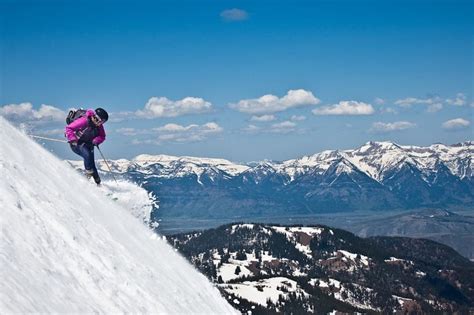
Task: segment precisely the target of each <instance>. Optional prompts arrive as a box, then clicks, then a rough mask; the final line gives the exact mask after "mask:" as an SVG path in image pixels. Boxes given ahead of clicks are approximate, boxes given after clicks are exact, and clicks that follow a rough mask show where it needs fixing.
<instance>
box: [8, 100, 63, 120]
mask: <svg viewBox="0 0 474 315" xmlns="http://www.w3.org/2000/svg"><path fill="white" fill-rule="evenodd" d="M0 115H2V116H4V117H6V118H9V119H12V120H19V121H27V122H34V121H38V122H41V121H64V120H65V119H66V113H65V112H64V111H62V110H60V109H59V108H57V107H54V106H51V105H45V104H42V105H41V106H40V108H39V110H35V109H34V108H33V105H32V104H31V103H29V102H25V103H20V104H9V105H5V106H2V107H0Z"/></svg>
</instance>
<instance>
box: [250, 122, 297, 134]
mask: <svg viewBox="0 0 474 315" xmlns="http://www.w3.org/2000/svg"><path fill="white" fill-rule="evenodd" d="M296 127H297V125H296V124H295V123H294V122H292V121H289V120H285V121H283V122H279V123H275V124H272V125H271V126H268V127H259V126H255V125H252V124H250V125H248V126H247V127H245V128H243V129H242V130H243V131H245V132H248V133H290V132H294V131H296Z"/></svg>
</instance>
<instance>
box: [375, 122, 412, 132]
mask: <svg viewBox="0 0 474 315" xmlns="http://www.w3.org/2000/svg"><path fill="white" fill-rule="evenodd" d="M414 127H416V124H414V123H411V122H408V121H397V122H393V123H383V122H375V123H373V124H372V128H371V129H370V131H371V132H374V133H385V132H391V131H398V130H405V129H410V128H414Z"/></svg>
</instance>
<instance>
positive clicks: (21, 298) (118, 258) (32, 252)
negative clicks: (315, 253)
mask: <svg viewBox="0 0 474 315" xmlns="http://www.w3.org/2000/svg"><path fill="white" fill-rule="evenodd" d="M0 139H1V141H0V176H1V178H2V180H1V182H0V183H1V184H0V209H1V217H0V231H1V234H0V279H1V281H0V313H1V314H7V313H27V312H28V313H30V312H35V313H92V312H94V313H116V312H133V313H137V312H140V313H186V314H188V313H235V310H234V309H232V308H231V307H230V306H229V304H227V302H226V301H225V299H224V298H222V297H221V295H220V294H219V292H218V290H217V289H216V288H215V287H213V286H212V285H211V284H210V283H209V282H208V281H207V279H206V278H205V277H204V276H203V275H201V274H199V273H198V272H197V271H196V270H195V269H194V268H193V267H192V266H191V265H190V264H188V263H187V262H186V261H185V259H184V258H182V257H181V256H179V255H178V254H177V253H176V252H175V251H174V250H173V249H172V248H171V247H170V246H169V245H168V244H167V243H166V242H165V241H164V240H162V238H160V237H157V235H156V234H154V233H152V232H151V231H149V230H148V229H147V228H146V227H145V226H144V225H143V224H142V222H140V220H138V219H137V218H135V217H134V216H133V215H131V214H130V213H129V212H128V211H127V210H126V209H125V208H123V207H122V206H121V205H120V204H119V203H116V202H114V201H113V200H112V199H111V198H109V197H107V196H105V195H104V192H103V191H101V190H99V189H97V188H96V187H94V185H92V184H91V183H89V182H87V181H86V180H85V179H84V178H82V177H81V176H80V174H78V173H77V172H75V171H73V170H72V169H71V168H70V167H69V166H67V165H66V164H65V163H63V162H61V161H60V160H58V159H57V158H56V157H54V156H53V155H52V154H50V153H49V152H47V151H46V150H44V149H43V148H42V147H41V146H40V145H38V144H36V143H35V142H33V141H32V140H30V139H29V138H28V137H27V136H25V135H24V134H21V133H20V132H19V131H17V130H16V129H15V128H13V127H12V126H11V125H10V124H9V123H7V122H6V120H4V119H3V118H2V117H0Z"/></svg>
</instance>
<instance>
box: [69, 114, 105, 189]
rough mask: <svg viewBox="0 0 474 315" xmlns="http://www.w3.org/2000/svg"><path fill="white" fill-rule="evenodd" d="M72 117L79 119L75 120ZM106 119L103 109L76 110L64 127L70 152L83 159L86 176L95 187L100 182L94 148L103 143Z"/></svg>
mask: <svg viewBox="0 0 474 315" xmlns="http://www.w3.org/2000/svg"><path fill="white" fill-rule="evenodd" d="M74 115H79V117H78V118H75V117H74ZM70 116H71V113H70ZM68 119H69V116H68ZM108 119H109V114H108V113H107V112H106V111H105V110H104V109H103V108H97V109H96V110H93V109H88V110H86V111H84V110H77V111H76V112H72V117H71V120H72V121H71V122H70V123H69V124H68V125H67V126H66V132H65V136H66V138H67V140H68V142H69V145H70V147H71V150H72V151H73V152H74V153H76V154H77V155H80V156H81V157H82V158H83V159H84V168H85V172H86V176H87V178H91V177H93V178H94V181H95V183H96V184H97V185H99V184H100V182H101V180H100V177H99V173H98V172H97V168H96V166H95V160H94V146H98V145H99V144H101V143H102V142H104V141H105V129H104V123H105V122H106V121H107V120H108Z"/></svg>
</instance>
